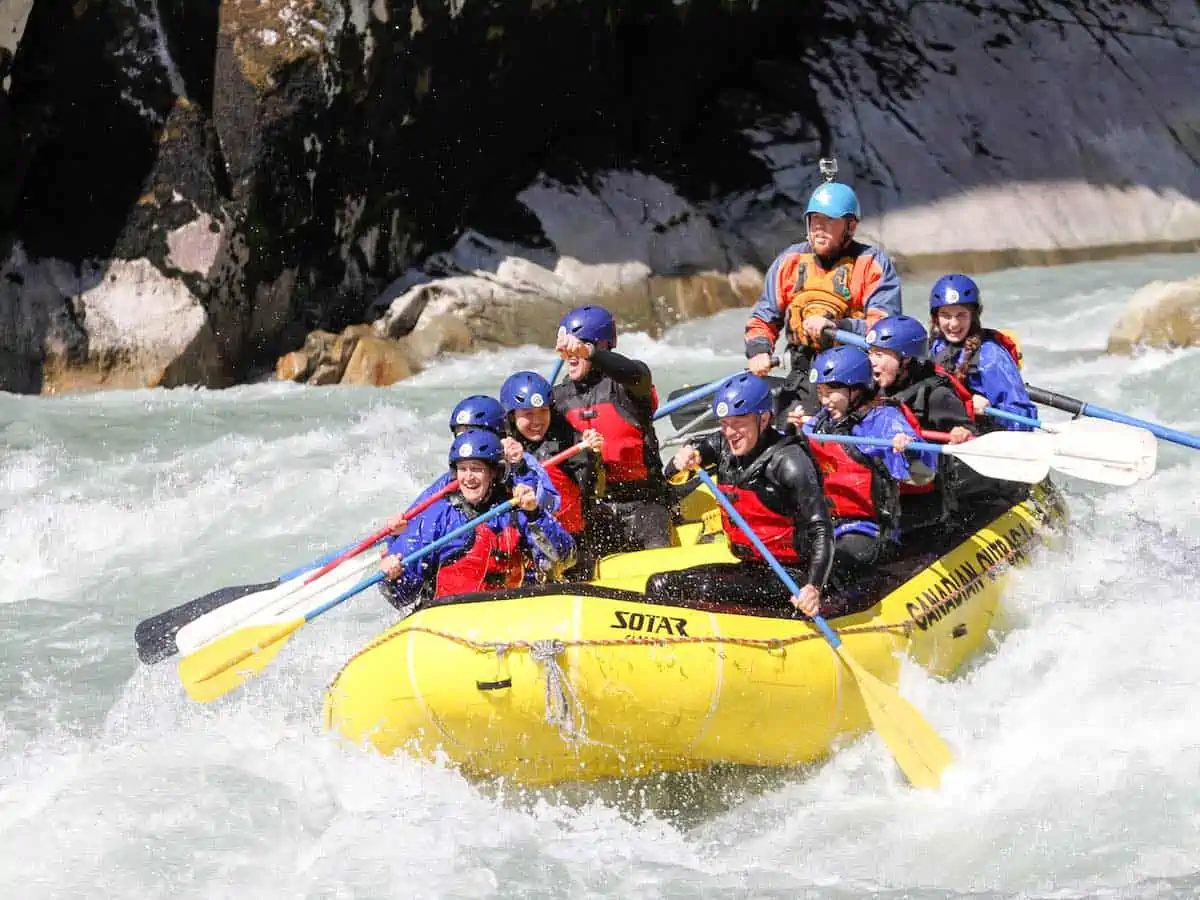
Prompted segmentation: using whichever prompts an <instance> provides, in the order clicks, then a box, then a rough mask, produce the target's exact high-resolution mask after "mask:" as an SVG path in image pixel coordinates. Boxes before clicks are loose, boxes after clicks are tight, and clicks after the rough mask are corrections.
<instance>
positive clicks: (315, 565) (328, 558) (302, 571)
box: [279, 541, 357, 584]
mask: <svg viewBox="0 0 1200 900" xmlns="http://www.w3.org/2000/svg"><path fill="white" fill-rule="evenodd" d="M355 543H357V541H356V542H355ZM353 546H354V544H347V545H346V546H345V547H339V548H338V549H337V550H330V551H329V552H328V553H326V554H325V555H324V556H322V557H321V558H320V559H318V560H316V561H314V562H310V563H309V564H308V565H307V566H301V567H300V568H299V569H292V571H290V572H284V573H283V574H282V575H280V576H279V583H280V584H282V583H283V582H285V581H291V580H292V579H293V578H299V577H300V576H301V575H306V574H308V573H309V572H311V571H313V570H314V569H319V568H321V566H323V565H325V563H327V562H333V561H334V560H335V559H337V558H338V557H339V556H341V555H342V554H343V553H345V552H346V551H347V550H349V549H350V548H351V547H353Z"/></svg>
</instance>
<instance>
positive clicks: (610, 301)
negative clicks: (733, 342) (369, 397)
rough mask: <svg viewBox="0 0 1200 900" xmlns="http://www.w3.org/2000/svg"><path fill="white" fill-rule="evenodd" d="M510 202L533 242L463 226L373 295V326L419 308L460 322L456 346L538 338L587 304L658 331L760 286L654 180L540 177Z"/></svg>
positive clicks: (620, 175) (395, 326)
mask: <svg viewBox="0 0 1200 900" xmlns="http://www.w3.org/2000/svg"><path fill="white" fill-rule="evenodd" d="M519 199H520V200H521V202H522V204H523V205H524V206H525V208H526V209H527V210H528V211H529V213H530V214H531V215H532V216H533V217H534V218H535V219H536V220H537V222H538V223H539V227H540V239H539V241H538V244H537V247H536V248H521V247H519V246H516V245H513V244H510V243H506V242H503V241H498V240H494V239H491V238H488V237H485V236H484V235H481V234H478V233H476V232H468V233H467V234H465V235H463V237H462V238H460V240H459V241H458V243H457V244H455V246H454V247H453V248H452V249H451V250H450V251H449V252H447V253H442V254H438V255H437V256H435V257H433V258H431V259H430V260H429V261H428V262H427V263H426V265H425V266H424V267H422V268H421V269H416V268H414V269H412V270H410V271H408V272H406V273H405V274H404V276H402V277H401V279H399V280H398V281H397V283H396V284H395V285H393V286H392V287H391V288H390V289H389V290H388V291H385V292H384V294H383V295H382V296H381V300H386V301H387V306H386V307H383V308H379V307H378V306H377V307H375V311H376V312H377V313H378V315H379V318H378V319H377V321H376V323H375V327H376V329H377V330H378V331H379V333H380V334H383V335H386V336H389V337H401V336H403V335H405V334H407V333H409V331H410V330H412V329H415V328H417V327H418V325H419V323H421V322H423V321H424V318H425V317H426V316H428V317H433V318H444V317H446V316H451V317H453V318H455V319H458V320H459V321H461V322H462V323H464V324H465V325H466V330H467V334H468V335H469V338H470V340H469V344H468V347H467V348H466V349H488V348H494V347H497V346H515V345H520V344H526V343H534V344H543V345H544V344H549V343H552V342H553V340H554V335H555V332H556V331H557V327H558V322H559V320H560V319H561V318H562V316H563V314H564V313H565V312H567V310H569V309H571V308H572V307H574V306H578V305H580V304H584V303H598V304H601V305H604V306H606V307H607V308H608V309H610V310H612V312H613V314H614V316H615V317H616V318H617V321H618V324H619V326H620V327H622V328H624V329H636V330H641V331H647V332H649V333H650V334H652V335H657V334H659V333H661V332H662V330H663V329H664V328H666V327H669V326H671V325H674V324H675V323H677V322H679V321H682V320H684V319H689V318H695V317H697V316H707V315H712V314H713V313H715V312H719V311H720V310H722V309H729V308H731V307H736V306H745V305H747V304H750V303H753V302H754V301H755V300H756V299H757V298H758V295H759V293H760V292H761V289H762V274H761V273H760V272H759V271H758V270H757V269H756V268H754V267H753V266H750V265H748V264H746V263H744V262H743V261H741V260H739V259H738V258H737V257H736V256H735V255H734V254H733V252H732V251H731V250H730V249H729V248H727V247H726V246H725V245H724V244H723V243H722V240H721V237H720V235H719V234H718V233H717V231H716V229H715V228H714V227H713V224H712V222H711V221H710V220H709V218H708V217H707V216H705V215H704V214H703V213H701V212H699V211H697V210H696V209H694V208H693V207H692V206H690V205H689V204H688V203H687V202H686V201H685V200H684V199H683V198H682V197H680V196H679V194H678V193H677V192H676V191H675V190H674V189H673V188H671V187H670V186H669V185H667V184H666V183H664V182H663V181H661V180H660V179H658V178H655V177H653V176H649V175H646V174H644V173H640V172H608V173H603V174H601V175H600V176H598V177H597V178H595V179H594V180H591V181H590V182H589V183H588V184H587V185H575V186H567V185H563V184H560V183H556V182H553V181H551V180H549V179H546V178H542V179H539V180H538V181H537V182H536V183H535V184H533V185H531V186H530V188H529V189H527V190H525V191H523V192H522V193H521V194H520V196H519ZM608 260H619V262H609V261H608Z"/></svg>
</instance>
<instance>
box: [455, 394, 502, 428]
mask: <svg viewBox="0 0 1200 900" xmlns="http://www.w3.org/2000/svg"><path fill="white" fill-rule="evenodd" d="M464 425H466V426H467V427H468V428H486V429H487V430H488V431H492V432H495V433H496V434H499V433H500V432H502V431H503V430H504V410H503V409H501V408H500V404H499V403H498V402H496V400H495V398H493V397H488V396H485V395H484V394H473V395H472V396H470V397H464V398H463V399H462V400H459V401H458V405H457V406H455V407H454V409H453V411H452V412H451V413H450V433H451V434H453V433H454V429H455V428H462V427H463V426H464Z"/></svg>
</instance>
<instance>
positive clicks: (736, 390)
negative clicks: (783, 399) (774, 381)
mask: <svg viewBox="0 0 1200 900" xmlns="http://www.w3.org/2000/svg"><path fill="white" fill-rule="evenodd" d="M774 409H775V398H774V397H772V396H771V384H770V382H768V381H767V380H766V379H765V378H760V377H759V376H757V375H751V374H750V373H749V372H738V373H737V374H736V375H730V376H729V377H728V378H726V379H725V380H724V381H722V382H721V386H720V387H719V388H717V392H716V393H715V394H713V405H712V411H713V415H714V416H716V417H717V418H718V419H724V418H726V417H727V416H746V415H750V414H751V413H769V412H773V411H774Z"/></svg>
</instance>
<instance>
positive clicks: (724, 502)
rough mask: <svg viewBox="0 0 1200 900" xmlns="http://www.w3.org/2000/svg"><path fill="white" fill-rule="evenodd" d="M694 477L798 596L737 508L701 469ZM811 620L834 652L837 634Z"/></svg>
mask: <svg viewBox="0 0 1200 900" xmlns="http://www.w3.org/2000/svg"><path fill="white" fill-rule="evenodd" d="M696 475H697V476H698V477H699V479H700V480H701V481H702V482H703V483H704V486H705V487H706V488H708V489H709V490H710V491H711V492H712V495H713V496H714V497H716V498H717V502H718V503H720V504H721V506H723V507H724V508H725V512H727V513H729V518H731V519H733V521H734V522H735V523H737V527H738V528H740V529H742V532H743V533H744V534H745V535H746V537H748V538H750V542H751V543H752V544H754V546H755V548H756V549H757V550H758V552H759V553H760V554H762V558H763V559H765V560H766V561H767V565H769V566H770V567H771V568H772V569H773V570H774V571H775V574H776V575H778V576H779V580H780V581H782V582H783V586H784V587H785V588H787V589H788V590H789V591H791V592H792V594H799V593H800V585H798V584H796V579H795V578H793V577H792V576H791V575H789V574H788V571H787V569H785V568H784V567H783V566H781V565H780V564H779V560H777V559H776V558H775V555H774V554H773V553H772V552H771V551H770V550H768V549H767V545H766V544H764V543H763V542H762V539H761V538H759V536H758V535H757V534H755V533H754V530H753V529H752V528H751V527H750V523H748V522H747V521H746V520H745V519H744V518H742V514H741V513H740V512H738V511H737V508H736V507H735V506H734V505H733V504H732V503H731V502H730V501H729V498H728V497H726V496H725V495H724V494H723V493H721V489H720V488H718V487H717V486H716V484H715V483H714V482H713V480H712V478H710V477H709V475H708V473H707V472H705V471H704V470H703V469H697V470H696ZM812 620H813V622H814V624H816V626H817V628H818V629H820V631H821V634H822V635H823V636H824V637H825V640H827V641H829V643H830V645H832V647H833V649H835V650H836V649H837V648H838V647H839V646H841V643H842V639H841V638H840V637H838V636H837V632H835V631H834V630H833V629H832V628H830V627H829V625H828V624H827V623H826V622H825V620H824V619H823V618H821V616H813V617H812Z"/></svg>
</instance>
